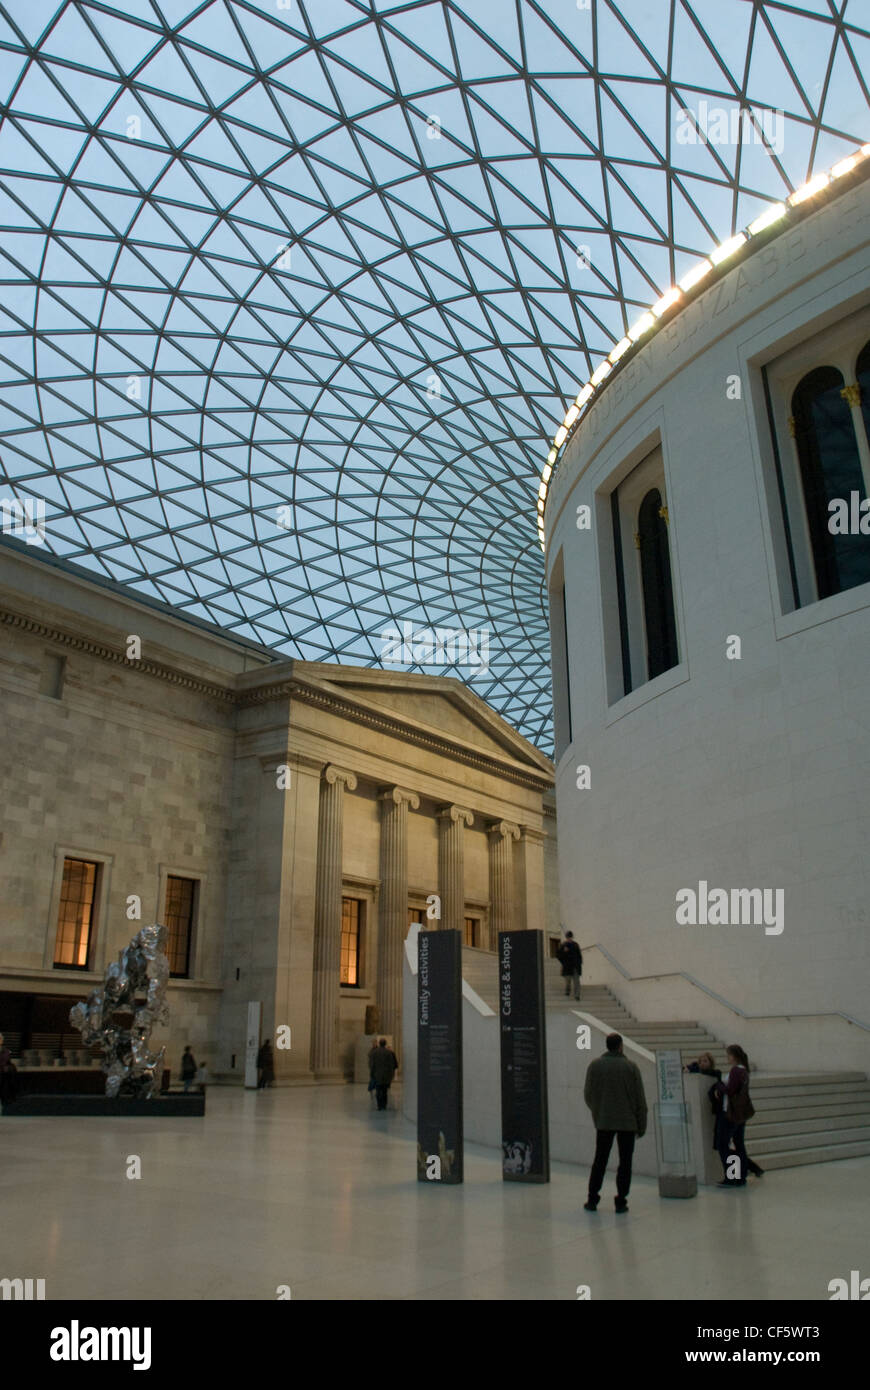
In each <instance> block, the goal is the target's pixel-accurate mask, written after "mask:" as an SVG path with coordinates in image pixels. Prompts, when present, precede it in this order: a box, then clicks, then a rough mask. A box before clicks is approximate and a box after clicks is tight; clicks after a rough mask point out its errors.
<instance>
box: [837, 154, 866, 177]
mask: <svg viewBox="0 0 870 1390" xmlns="http://www.w3.org/2000/svg"><path fill="white" fill-rule="evenodd" d="M859 161H860V156H859V155H857V154H850V155H849V156H848V157H847V158H846V159H841V160H840V162H839V164H835V165H834V167H833V169H832V170H831V178H832V179H841V178H842V177H843V175H844V174H851V172H852V170H853V169H854V168H855V165H856V164H858V163H859Z"/></svg>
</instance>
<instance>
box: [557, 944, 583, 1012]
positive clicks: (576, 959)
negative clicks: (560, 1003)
mask: <svg viewBox="0 0 870 1390" xmlns="http://www.w3.org/2000/svg"><path fill="white" fill-rule="evenodd" d="M556 957H557V959H558V960H560V961H561V962H562V977H563V979H564V981H565V998H566V999H567V998H568V996H569V994H570V993H571V981H572V980H573V981H574V998H575V999H579V998H580V976H581V975H582V974H583V953H582V951H581V950H580V947H579V946H578V945H577V942H576V941H575V940H574V933H573V932H570V931H566V933H565V940H564V941H563V942H562V944H561V946H560V947H559V949H558V951H557V952H556Z"/></svg>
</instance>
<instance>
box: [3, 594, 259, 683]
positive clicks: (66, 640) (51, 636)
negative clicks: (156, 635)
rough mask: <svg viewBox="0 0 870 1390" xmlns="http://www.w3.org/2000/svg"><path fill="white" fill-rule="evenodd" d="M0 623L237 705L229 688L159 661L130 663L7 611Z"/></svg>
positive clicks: (120, 655)
mask: <svg viewBox="0 0 870 1390" xmlns="http://www.w3.org/2000/svg"><path fill="white" fill-rule="evenodd" d="M0 622H2V623H6V624H7V626H9V627H17V628H20V629H21V630H22V632H30V633H32V634H33V635H34V636H36V637H41V638H43V639H44V640H46V641H49V642H58V643H60V644H61V645H62V646H64V647H72V648H73V649H74V650H75V651H80V652H85V653H86V655H88V656H95V657H98V658H99V659H100V660H101V661H111V662H112V663H113V664H114V665H116V666H127V667H129V668H130V669H131V670H135V671H142V672H144V673H145V675H146V676H156V677H157V679H158V680H162V681H169V683H170V684H172V685H180V686H182V687H183V688H184V689H185V690H192V691H194V692H195V693H196V694H199V695H208V696H209V697H210V698H211V699H213V700H220V701H222V703H224V704H228V705H232V704H235V703H236V694H235V691H234V690H232V689H231V688H228V687H226V686H222V685H214V684H213V683H212V682H211V681H203V680H199V679H197V677H196V676H188V675H186V674H185V673H184V672H182V671H177V670H175V669H174V668H173V667H172V666H167V665H165V664H164V663H163V662H162V661H149V660H147V659H146V658H140V659H139V660H138V661H129V660H128V659H127V655H126V653H125V652H123V651H118V650H117V649H116V648H114V647H107V646H106V645H105V644H104V643H102V642H95V641H94V640H93V639H92V638H90V637H80V636H78V635H77V634H75V633H72V632H66V631H65V630H64V629H63V628H60V627H50V626H49V624H48V623H42V622H39V620H38V619H36V618H27V617H25V616H24V615H23V614H22V613H14V612H12V610H10V609H6V608H3V609H0Z"/></svg>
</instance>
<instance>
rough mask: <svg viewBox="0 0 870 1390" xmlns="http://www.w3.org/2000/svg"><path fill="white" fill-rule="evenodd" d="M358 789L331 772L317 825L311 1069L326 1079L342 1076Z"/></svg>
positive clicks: (335, 771) (352, 780)
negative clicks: (347, 864) (347, 841)
mask: <svg viewBox="0 0 870 1390" xmlns="http://www.w3.org/2000/svg"><path fill="white" fill-rule="evenodd" d="M345 786H347V787H349V788H350V790H351V791H353V790H354V788H355V787H356V778H355V776H354V775H353V773H352V772H345V771H343V770H342V769H341V768H337V767H331V766H330V767H328V768H327V769H326V772H325V773H324V778H323V785H322V787H321V791H320V812H319V817H318V825H317V890H316V892H317V896H316V903H315V909H314V986H313V1016H312V1021H311V1054H312V1061H311V1065H312V1069H313V1071H314V1074H315V1076H320V1077H321V1078H323V1079H331V1078H333V1077H335V1078H337V1077H339V1076H340V1075H341V1071H340V1067H339V1051H338V1015H339V998H340V995H339V976H340V969H341V883H342V818H343V811H344V788H345Z"/></svg>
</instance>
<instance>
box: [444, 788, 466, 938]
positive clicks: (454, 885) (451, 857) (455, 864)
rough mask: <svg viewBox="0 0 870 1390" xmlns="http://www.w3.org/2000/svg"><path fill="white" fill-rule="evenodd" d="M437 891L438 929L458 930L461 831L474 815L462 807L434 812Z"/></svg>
mask: <svg viewBox="0 0 870 1390" xmlns="http://www.w3.org/2000/svg"><path fill="white" fill-rule="evenodd" d="M438 821H439V826H440V831H439V840H438V892H439V894H440V897H441V930H442V931H462V930H463V927H464V926H465V856H464V854H463V832H464V830H465V827H466V825H471V824H472V823H473V821H474V816H473V815H472V813H471V811H467V810H466V809H465V807H463V806H442V808H441V810H440V811H439V812H438Z"/></svg>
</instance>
